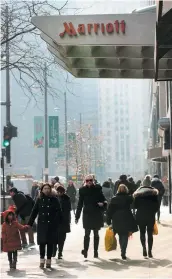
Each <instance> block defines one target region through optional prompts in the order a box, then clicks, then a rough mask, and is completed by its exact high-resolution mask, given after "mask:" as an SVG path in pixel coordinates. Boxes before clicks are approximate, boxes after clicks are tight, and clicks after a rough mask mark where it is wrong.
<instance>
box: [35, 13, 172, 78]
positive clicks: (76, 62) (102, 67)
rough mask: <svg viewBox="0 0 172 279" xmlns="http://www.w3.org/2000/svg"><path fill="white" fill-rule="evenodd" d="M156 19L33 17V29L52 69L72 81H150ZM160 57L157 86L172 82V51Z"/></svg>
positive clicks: (143, 15)
mask: <svg viewBox="0 0 172 279" xmlns="http://www.w3.org/2000/svg"><path fill="white" fill-rule="evenodd" d="M156 17H157V16H156V13H152V12H151V13H150V12H146V13H132V14H120V15H119V14H114V15H113V14H110V15H82V16H81V15H77V16H76V15H75V16H36V17H33V18H32V23H33V24H34V25H35V26H36V27H37V28H38V29H40V30H41V38H42V39H43V40H44V41H45V42H46V43H47V47H48V50H49V51H50V52H51V53H52V54H53V55H54V56H55V60H56V62H57V64H59V65H60V66H61V67H62V68H64V69H65V70H67V71H68V72H70V73H71V74H72V75H74V76H75V77H78V78H136V79H142V78H145V79H154V78H155V63H154V44H155V30H156V20H157V18H156ZM168 50H169V49H168ZM164 53H165V54H164V55H163V56H162V57H161V59H160V60H158V78H159V79H160V80H168V79H171V77H172V51H171V50H169V51H168V52H167V51H166V52H164ZM155 62H156V61H155Z"/></svg>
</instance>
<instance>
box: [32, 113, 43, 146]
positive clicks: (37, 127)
mask: <svg viewBox="0 0 172 279" xmlns="http://www.w3.org/2000/svg"><path fill="white" fill-rule="evenodd" d="M34 147H36V148H40V147H44V118H43V116H34Z"/></svg>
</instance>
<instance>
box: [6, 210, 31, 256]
mask: <svg viewBox="0 0 172 279" xmlns="http://www.w3.org/2000/svg"><path fill="white" fill-rule="evenodd" d="M9 213H13V214H14V211H13V210H11V209H8V210H6V211H4V212H3V217H4V220H5V222H4V223H3V224H2V241H3V245H2V246H3V251H4V252H11V251H16V250H21V239H20V234H19V231H20V230H25V231H26V230H27V229H28V226H22V225H21V224H19V223H18V222H17V221H16V219H15V218H14V220H13V221H12V222H11V224H9V223H8V221H7V217H8V214H9Z"/></svg>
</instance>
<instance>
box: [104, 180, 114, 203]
mask: <svg viewBox="0 0 172 279" xmlns="http://www.w3.org/2000/svg"><path fill="white" fill-rule="evenodd" d="M102 192H103V195H104V196H105V199H106V201H107V203H108V204H109V203H110V201H111V199H112V197H113V192H112V189H111V184H110V182H109V181H105V182H104V183H103V185H102Z"/></svg>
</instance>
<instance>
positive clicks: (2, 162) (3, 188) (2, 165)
mask: <svg viewBox="0 0 172 279" xmlns="http://www.w3.org/2000/svg"><path fill="white" fill-rule="evenodd" d="M1 167H2V190H3V195H2V197H3V211H5V210H6V204H5V203H6V202H5V201H6V200H5V192H6V191H5V168H4V155H3V154H2V158H1Z"/></svg>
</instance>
